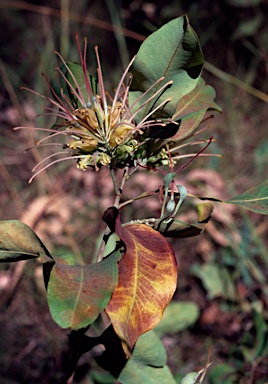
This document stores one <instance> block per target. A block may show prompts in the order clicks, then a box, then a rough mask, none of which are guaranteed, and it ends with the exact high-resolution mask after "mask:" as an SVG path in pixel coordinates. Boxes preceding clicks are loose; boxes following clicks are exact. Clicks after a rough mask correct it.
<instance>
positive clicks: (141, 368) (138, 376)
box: [118, 331, 176, 384]
mask: <svg viewBox="0 0 268 384" xmlns="http://www.w3.org/2000/svg"><path fill="white" fill-rule="evenodd" d="M166 361H167V357H166V351H165V349H164V347H163V344H162V343H161V341H160V340H159V338H158V337H157V335H156V334H155V332H154V331H149V332H147V333H145V334H144V335H141V336H140V337H139V338H138V340H137V343H136V345H135V347H134V350H133V354H132V357H131V359H129V360H128V362H127V364H126V366H125V367H124V369H123V370H122V372H121V374H120V375H119V377H118V381H119V382H120V383H121V384H129V383H131V384H141V383H144V384H163V383H168V384H176V381H175V379H174V378H173V377H172V374H171V373H170V370H169V369H168V367H167V366H166Z"/></svg>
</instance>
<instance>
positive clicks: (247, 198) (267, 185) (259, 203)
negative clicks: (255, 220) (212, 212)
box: [226, 179, 268, 215]
mask: <svg viewBox="0 0 268 384" xmlns="http://www.w3.org/2000/svg"><path fill="white" fill-rule="evenodd" d="M226 203H231V204H235V205H239V206H241V207H243V208H246V209H249V210H250V211H253V212H256V213H261V214H263V215H268V179H267V180H265V181H263V182H262V183H261V184H259V185H258V186H256V187H253V188H251V189H249V190H248V191H246V192H243V193H241V194H240V195H237V196H235V197H233V198H232V199H230V200H227V201H226Z"/></svg>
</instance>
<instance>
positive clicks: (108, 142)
mask: <svg viewBox="0 0 268 384" xmlns="http://www.w3.org/2000/svg"><path fill="white" fill-rule="evenodd" d="M76 42H77V46H78V52H79V57H80V61H81V67H80V66H78V65H77V64H73V63H66V62H65V60H64V59H63V58H62V56H61V55H60V54H59V53H58V52H56V54H57V55H58V57H59V58H60V60H61V62H62V65H61V67H57V68H56V71H57V72H58V73H59V74H60V77H61V81H60V82H61V84H64V86H62V87H61V88H60V89H56V87H55V84H54V82H53V81H50V80H49V79H48V78H47V76H46V75H45V74H44V73H42V75H43V76H44V77H45V79H46V81H47V83H48V85H49V87H50V90H51V93H52V95H53V98H50V97H46V96H43V95H41V94H39V93H37V92H35V91H33V90H31V89H28V88H24V89H27V90H28V91H30V92H32V93H34V94H36V95H38V96H41V97H42V98H45V99H47V100H48V101H49V102H51V103H52V104H53V108H48V107H46V108H44V110H45V111H46V113H45V114H47V115H54V116H56V117H57V125H54V127H53V128H52V129H47V128H44V129H43V128H37V129H39V130H44V131H49V132H50V135H49V136H47V137H45V138H44V139H42V140H40V141H39V142H38V143H37V145H40V143H41V142H43V141H44V140H47V139H50V138H52V137H55V136H58V135H60V134H63V135H65V136H67V137H68V138H69V140H68V143H67V144H65V145H64V148H65V151H64V152H58V153H54V154H52V155H51V156H49V157H48V158H51V157H53V156H56V155H58V154H64V153H68V154H69V156H65V157H63V158H60V159H57V160H54V161H53V162H51V163H50V164H48V165H46V166H45V167H43V168H42V169H40V170H38V171H37V172H36V173H35V175H34V176H33V177H35V176H36V175H37V174H39V173H40V172H42V171H43V170H44V169H46V168H47V167H49V166H50V165H52V164H55V163H56V162H59V161H63V160H68V159H73V158H75V159H77V166H78V168H79V169H82V170H85V169H87V168H88V167H92V168H94V169H95V170H98V169H99V167H100V166H110V167H115V166H122V165H125V164H126V163H127V162H129V161H130V159H133V155H134V153H136V152H137V151H138V150H139V148H140V146H141V143H142V141H143V139H142V140H141V139H140V138H141V137H143V133H144V129H145V128H148V127H152V126H154V125H159V124H160V125H165V124H166V123H167V122H169V121H168V119H162V120H161V119H160V120H159V119H157V120H156V119H153V118H152V115H154V114H155V113H156V112H157V111H158V110H160V109H161V107H162V106H163V105H164V104H166V103H167V102H168V101H169V100H170V99H167V100H165V101H164V102H163V103H161V104H159V105H158V106H157V107H156V108H154V109H152V110H150V112H149V113H148V114H147V115H146V116H145V117H144V118H142V119H141V120H140V121H139V123H138V124H137V123H136V116H137V114H138V113H139V112H140V110H141V109H142V108H143V107H144V106H145V105H147V103H149V102H150V101H151V100H152V99H154V98H156V97H157V96H158V95H159V94H161V93H162V92H163V90H164V89H165V88H166V87H168V86H170V85H171V83H172V82H171V81H170V82H167V83H165V84H164V85H162V86H161V85H160V83H161V82H162V81H163V80H164V78H163V77H162V78H160V79H159V80H157V81H156V82H155V83H154V84H153V85H152V86H151V87H150V88H148V90H147V91H145V92H144V93H143V94H142V96H141V97H140V98H139V99H137V100H135V101H134V102H133V103H132V105H129V100H128V94H129V88H130V84H131V75H128V72H129V69H130V67H131V65H132V64H133V61H134V60H135V57H134V58H133V59H132V60H131V61H130V63H129V65H128V67H127V68H126V70H125V71H124V73H123V75H122V77H121V79H120V81H119V83H118V86H117V88H116V90H115V94H114V96H113V98H112V97H110V96H109V95H108V93H107V92H106V91H105V88H104V81H103V76H102V70H101V64H100V59H99V54H98V47H95V53H96V59H97V64H98V67H97V77H98V91H96V92H95V91H93V89H94V90H95V89H97V87H96V86H95V87H94V79H93V78H92V77H91V76H89V75H88V72H87V65H86V54H87V39H86V38H85V39H84V48H83V52H82V50H81V48H80V44H79V41H78V36H77V35H76ZM78 69H79V70H80V73H79V76H77V71H78ZM78 78H79V80H78ZM81 79H82V80H81ZM125 81H126V82H127V83H126V84H125V83H124V82H125ZM158 84H159V86H158V87H157V88H158V89H157V91H156V92H154V93H153V95H151V96H149V93H150V91H151V90H152V89H153V88H154V87H155V86H156V85H158ZM108 100H109V101H108ZM137 103H139V107H137ZM133 111H134V112H133ZM58 122H59V124H58ZM20 128H25V127H16V128H15V129H20ZM162 152H163V151H162ZM161 156H162V154H161ZM48 158H46V159H44V160H42V161H41V163H43V162H44V161H45V160H47V159H48ZM41 163H39V164H38V165H37V166H36V167H35V168H34V170H35V169H36V168H37V167H38V166H39V165H40V164H41ZM33 177H32V178H31V179H30V181H31V180H32V179H33Z"/></svg>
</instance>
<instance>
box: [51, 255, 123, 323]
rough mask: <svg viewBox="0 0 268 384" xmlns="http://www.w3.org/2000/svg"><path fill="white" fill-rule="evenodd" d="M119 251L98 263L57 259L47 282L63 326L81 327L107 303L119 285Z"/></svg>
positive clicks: (53, 310)
mask: <svg viewBox="0 0 268 384" xmlns="http://www.w3.org/2000/svg"><path fill="white" fill-rule="evenodd" d="M120 257H121V253H120V251H116V252H114V253H113V254H112V255H110V256H109V257H107V258H106V259H104V260H102V261H101V262H99V263H95V264H90V265H84V266H80V265H68V264H60V263H56V265H55V266H54V267H53V269H52V271H51V274H50V280H49V283H48V289H47V294H48V304H49V309H50V312H51V315H52V317H53V319H54V321H55V322H56V323H57V324H58V325H59V326H60V327H62V328H69V327H70V328H72V329H80V328H83V327H86V326H87V325H89V324H91V323H92V322H93V321H94V320H95V319H96V318H97V316H98V315H99V313H100V312H101V311H102V310H103V309H104V308H105V307H106V306H107V304H108V302H109V300H110V298H111V295H112V293H113V291H114V289H115V287H116V285H117V279H118V267H117V263H118V261H119V259H120Z"/></svg>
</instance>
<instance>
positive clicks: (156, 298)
mask: <svg viewBox="0 0 268 384" xmlns="http://www.w3.org/2000/svg"><path fill="white" fill-rule="evenodd" d="M104 220H105V221H106V222H107V224H108V225H109V226H110V228H111V229H114V230H115V232H116V233H117V235H118V236H119V237H120V239H121V240H122V241H123V242H124V244H125V246H126V252H125V254H124V256H123V257H122V259H121V260H120V262H119V265H118V269H119V271H118V272H119V276H118V285H117V287H116V289H115V291H114V292H113V295H112V298H111V300H110V302H109V304H108V306H107V307H106V312H107V314H108V316H109V317H110V319H111V322H112V324H113V327H114V329H115V331H116V333H117V334H118V336H119V337H120V338H121V340H122V341H124V342H126V343H127V345H128V348H129V349H130V350H132V349H133V347H134V344H135V342H136V340H137V338H138V337H139V336H140V335H141V334H143V333H145V332H147V331H149V330H150V329H152V328H154V327H155V326H156V324H157V323H158V322H159V321H160V319H161V317H162V315H163V311H164V309H165V308H166V306H167V305H168V303H169V302H170V300H171V298H172V296H173V294H174V291H175V289H176V285H177V265H176V259H175V256H174V252H173V249H172V248H171V246H170V245H169V243H168V242H167V240H166V239H165V238H164V237H163V236H162V235H161V234H160V233H159V232H157V231H155V230H154V229H152V228H151V227H149V226H147V225H144V224H134V225H127V226H124V227H122V226H121V224H120V219H119V213H118V210H116V208H114V207H113V208H109V209H108V210H107V211H106V213H105V215H104Z"/></svg>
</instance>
